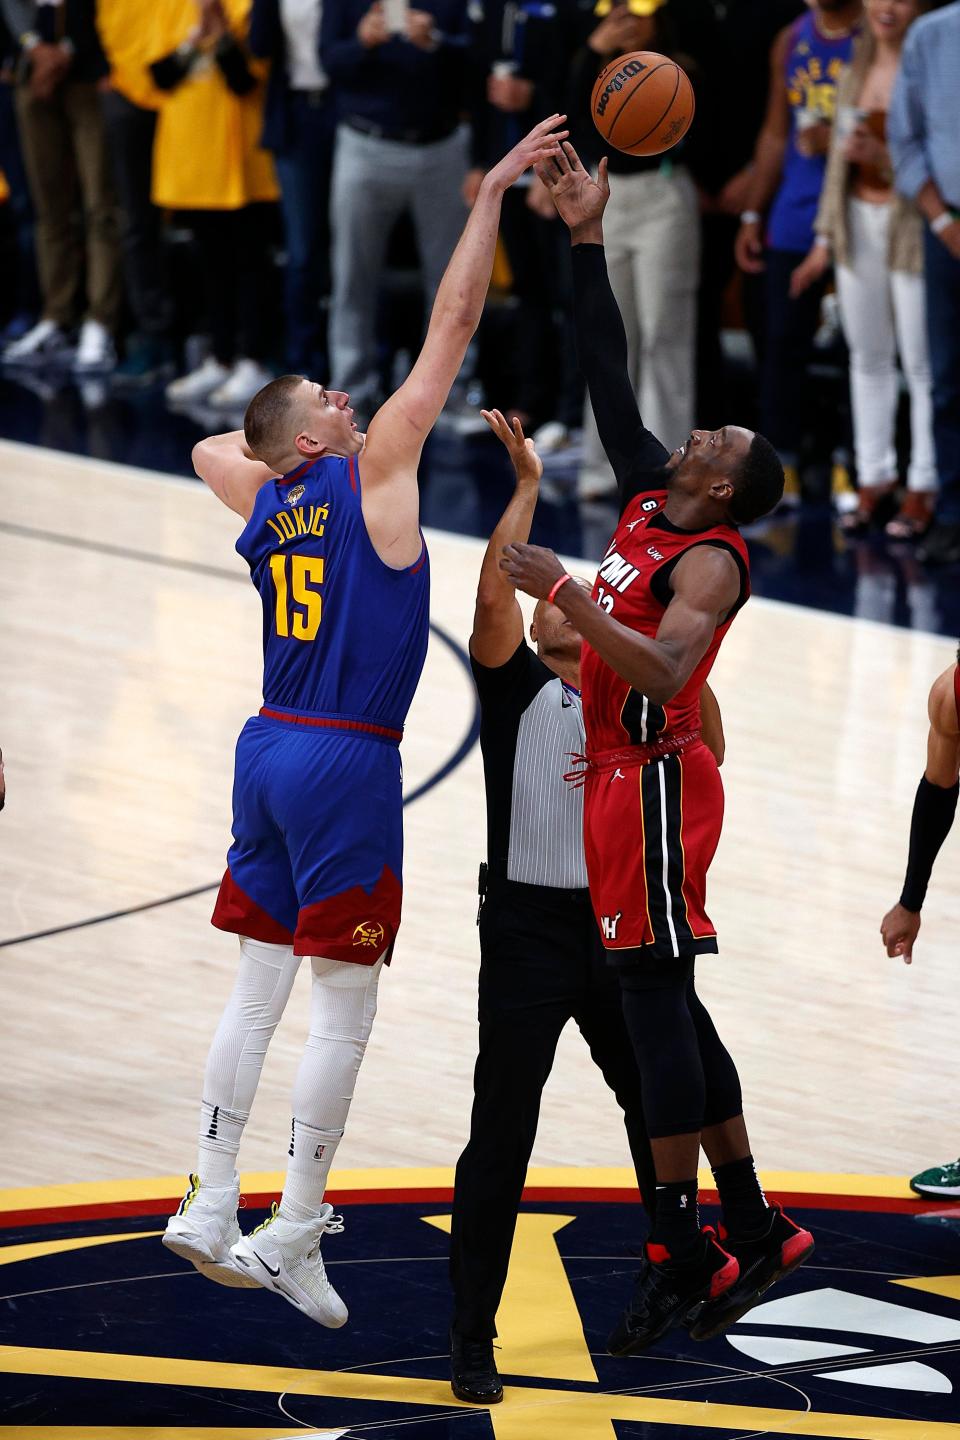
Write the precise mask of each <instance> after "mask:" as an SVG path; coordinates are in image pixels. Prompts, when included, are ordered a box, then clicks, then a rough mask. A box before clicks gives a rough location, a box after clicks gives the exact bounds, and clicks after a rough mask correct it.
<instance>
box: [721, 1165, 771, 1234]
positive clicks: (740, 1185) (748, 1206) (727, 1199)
mask: <svg viewBox="0 0 960 1440" xmlns="http://www.w3.org/2000/svg"><path fill="white" fill-rule="evenodd" d="M713 1178H714V1180H716V1182H717V1191H718V1193H719V1195H720V1204H721V1205H722V1207H723V1223H724V1225H725V1226H726V1228H727V1230H728V1231H729V1232H730V1234H731V1235H735V1236H737V1237H740V1236H742V1235H756V1234H759V1233H761V1232H762V1231H763V1230H764V1229H765V1228H766V1226H767V1225H768V1224H769V1221H770V1207H769V1206H768V1205H767V1200H766V1196H765V1195H764V1193H763V1191H762V1190H761V1189H760V1181H759V1180H758V1179H757V1169H756V1166H755V1165H754V1163H753V1156H752V1155H746V1156H744V1158H743V1159H742V1160H731V1161H729V1162H728V1163H727V1164H726V1165H718V1166H717V1167H716V1169H715V1170H714V1172H713Z"/></svg>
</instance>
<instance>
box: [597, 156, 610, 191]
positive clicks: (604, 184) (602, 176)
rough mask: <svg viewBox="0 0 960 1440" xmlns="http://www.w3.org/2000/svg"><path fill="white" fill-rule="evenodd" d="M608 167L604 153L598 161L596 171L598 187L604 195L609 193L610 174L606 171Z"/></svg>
mask: <svg viewBox="0 0 960 1440" xmlns="http://www.w3.org/2000/svg"><path fill="white" fill-rule="evenodd" d="M608 169H609V162H608V160H607V157H606V155H604V157H603V159H602V160H601V161H600V167H599V169H598V171H597V180H598V183H599V185H600V189H601V190H602V191H603V193H604V195H609V194H610V176H609V174H608V173H607V171H608Z"/></svg>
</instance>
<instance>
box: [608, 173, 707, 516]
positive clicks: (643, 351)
mask: <svg viewBox="0 0 960 1440" xmlns="http://www.w3.org/2000/svg"><path fill="white" fill-rule="evenodd" d="M603 240H604V247H605V249H606V255H607V273H608V274H609V276H610V285H611V288H612V290H613V293H614V295H615V296H616V300H617V304H618V305H619V306H620V313H621V315H622V316H623V323H624V327H625V329H626V332H627V358H628V364H629V367H630V378H631V382H632V384H633V387H634V390H635V392H636V395H637V399H638V401H639V403H640V413H641V415H642V416H643V422H644V424H645V425H646V426H647V427H648V429H650V430H652V431H653V433H654V434H655V435H656V436H657V438H658V439H660V440H662V441H663V443H664V445H666V447H667V449H668V450H672V449H673V448H674V447H675V446H677V445H681V444H682V443H683V441H684V440H686V438H687V436H688V435H689V434H690V431H691V429H692V428H693V424H694V414H693V403H694V401H693V397H694V361H695V351H696V338H697V286H698V285H699V282H700V215H699V211H698V208H697V194H696V190H695V188H694V184H693V181H692V180H691V179H690V176H689V175H688V174H687V172H686V171H685V170H682V169H678V170H673V171H667V170H664V171H660V170H650V171H643V172H642V173H641V174H639V175H614V176H613V177H612V178H611V181H610V199H609V201H608V202H607V208H606V211H605V212H604V217H603ZM583 438H584V464H583V479H584V480H585V481H587V483H588V485H590V484H596V486H597V488H602V487H603V486H604V484H605V483H606V482H608V481H609V477H610V476H611V473H612V472H611V470H610V467H609V465H608V463H607V460H606V457H605V456H604V453H603V447H602V445H601V444H600V437H599V435H598V433H597V426H596V422H595V420H594V418H593V411H592V410H591V408H590V402H589V400H588V401H587V407H586V412H585V415H584V437H583Z"/></svg>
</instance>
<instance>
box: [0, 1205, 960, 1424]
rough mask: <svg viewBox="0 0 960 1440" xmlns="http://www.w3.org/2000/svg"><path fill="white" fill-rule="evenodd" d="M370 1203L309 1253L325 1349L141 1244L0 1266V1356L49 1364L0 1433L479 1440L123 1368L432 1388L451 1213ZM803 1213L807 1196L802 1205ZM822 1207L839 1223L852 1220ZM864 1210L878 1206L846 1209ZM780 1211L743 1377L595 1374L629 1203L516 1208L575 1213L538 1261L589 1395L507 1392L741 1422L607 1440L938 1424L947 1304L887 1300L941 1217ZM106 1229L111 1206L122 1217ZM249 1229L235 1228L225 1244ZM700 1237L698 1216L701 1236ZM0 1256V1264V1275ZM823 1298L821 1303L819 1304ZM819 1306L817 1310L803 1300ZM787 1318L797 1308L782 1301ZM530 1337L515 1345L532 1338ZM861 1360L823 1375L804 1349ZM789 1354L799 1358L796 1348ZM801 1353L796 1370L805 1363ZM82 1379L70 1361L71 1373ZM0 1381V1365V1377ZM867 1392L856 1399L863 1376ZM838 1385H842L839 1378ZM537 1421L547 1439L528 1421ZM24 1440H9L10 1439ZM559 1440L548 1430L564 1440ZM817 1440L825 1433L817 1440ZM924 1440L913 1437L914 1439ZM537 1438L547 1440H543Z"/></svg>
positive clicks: (957, 1355)
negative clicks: (337, 1306) (129, 1430)
mask: <svg viewBox="0 0 960 1440" xmlns="http://www.w3.org/2000/svg"><path fill="white" fill-rule="evenodd" d="M408 1195H409V1192H404V1191H402V1190H401V1191H397V1192H396V1198H395V1199H393V1200H389V1198H388V1196H387V1195H386V1194H384V1193H383V1192H381V1193H380V1194H378V1195H377V1196H376V1197H375V1199H374V1201H373V1203H357V1204H347V1205H345V1206H343V1207H342V1208H343V1211H344V1214H345V1219H346V1228H345V1230H344V1233H343V1234H342V1235H340V1236H336V1237H328V1239H327V1241H326V1242H325V1244H324V1254H325V1256H326V1260H327V1265H328V1268H329V1273H330V1276H331V1278H332V1280H333V1281H334V1283H335V1284H336V1286H337V1288H338V1289H339V1290H340V1291H341V1293H342V1294H343V1296H344V1299H345V1300H346V1302H347V1304H348V1305H349V1308H350V1321H349V1323H348V1325H347V1326H346V1327H345V1328H344V1329H342V1330H339V1331H327V1330H323V1329H322V1328H320V1327H319V1326H317V1325H315V1324H313V1323H312V1322H310V1321H309V1320H307V1319H306V1318H305V1317H303V1316H301V1315H299V1314H298V1313H297V1312H296V1311H295V1310H294V1309H293V1308H292V1307H289V1306H288V1305H287V1304H286V1303H285V1302H284V1301H282V1300H280V1299H279V1298H277V1297H274V1296H272V1295H269V1294H267V1293H266V1292H265V1291H259V1290H258V1291H252V1290H228V1289H225V1288H222V1287H220V1286H217V1285H214V1284H211V1283H210V1282H209V1281H207V1280H205V1279H203V1278H202V1277H201V1276H199V1275H198V1274H197V1273H196V1272H195V1271H193V1270H192V1269H190V1268H189V1267H187V1266H185V1265H184V1264H183V1262H181V1261H179V1260H177V1259H176V1258H175V1257H173V1256H172V1255H169V1254H168V1253H167V1252H166V1251H165V1250H164V1249H163V1247H162V1246H161V1244H160V1241H159V1239H158V1238H156V1237H150V1238H144V1239H143V1240H133V1241H125V1242H122V1243H114V1244H105V1245H101V1246H95V1247H93V1248H89V1249H85V1250H77V1251H72V1252H67V1253H64V1254H60V1255H51V1256H45V1257H41V1258H35V1259H28V1260H22V1261H18V1262H15V1263H11V1264H8V1265H2V1264H0V1299H2V1302H3V1303H2V1306H0V1344H3V1345H7V1346H14V1347H37V1348H38V1349H42V1350H44V1351H51V1350H53V1351H58V1352H63V1354H62V1355H61V1356H59V1357H58V1368H60V1369H61V1370H62V1372H63V1373H62V1374H58V1375H56V1376H54V1377H52V1378H51V1377H49V1376H33V1375H30V1374H23V1375H19V1374H17V1375H11V1374H9V1373H0V1412H2V1414H3V1415H4V1419H5V1423H7V1424H16V1425H20V1426H36V1427H43V1426H46V1425H85V1426H87V1427H94V1428H96V1427H98V1426H107V1425H131V1426H133V1425H141V1426H144V1425H153V1426H156V1427H158V1431H157V1433H158V1434H162V1428H159V1427H164V1426H175V1425H192V1426H220V1427H237V1431H238V1433H239V1434H242V1430H243V1428H256V1427H258V1426H260V1427H264V1426H282V1425H283V1424H284V1423H285V1418H284V1417H288V1418H289V1419H290V1420H291V1425H290V1433H291V1434H292V1433H293V1432H294V1431H295V1430H296V1428H297V1423H299V1424H300V1425H310V1426H314V1427H320V1428H324V1427H326V1428H330V1429H334V1430H335V1429H339V1428H344V1427H350V1435H351V1437H354V1440H360V1437H367V1440H374V1437H378V1440H447V1437H449V1440H480V1437H483V1440H487V1437H490V1436H492V1434H493V1431H492V1430H491V1427H490V1421H489V1419H488V1418H487V1416H486V1415H485V1414H484V1413H483V1412H480V1413H476V1414H474V1413H472V1412H467V1411H463V1410H454V1409H453V1408H452V1407H451V1409H450V1410H448V1409H446V1407H445V1401H442V1402H441V1401H439V1400H438V1399H437V1397H438V1396H443V1395H444V1394H445V1392H443V1391H435V1392H434V1401H435V1403H431V1404H424V1403H422V1402H419V1403H418V1401H417V1400H416V1398H415V1397H413V1396H411V1398H410V1399H409V1400H406V1399H405V1398H403V1391H402V1390H401V1392H400V1394H399V1396H397V1395H392V1396H391V1399H390V1400H389V1401H384V1400H370V1399H357V1398H350V1397H348V1398H336V1399H334V1398H325V1397H324V1396H323V1395H308V1394H300V1393H297V1392H296V1390H295V1389H285V1388H284V1385H283V1384H281V1383H279V1382H272V1388H271V1383H267V1384H266V1388H264V1384H263V1383H261V1384H260V1387H259V1388H251V1389H250V1390H235V1389H225V1388H218V1386H217V1384H216V1378H215V1377H214V1378H212V1380H211V1383H210V1384H209V1385H205V1384H203V1383H202V1382H201V1383H198V1384H191V1383H170V1384H156V1383H135V1382H134V1381H133V1379H132V1378H131V1379H129V1380H128V1379H125V1378H124V1375H123V1367H128V1368H129V1371H130V1373H131V1375H132V1374H133V1372H134V1369H135V1366H136V1364H137V1363H138V1360H137V1357H169V1358H173V1359H181V1360H193V1361H201V1362H228V1363H232V1364H239V1365H251V1366H261V1367H281V1368H287V1367H290V1368H293V1369H298V1370H308V1371H309V1370H323V1371H341V1372H343V1371H349V1372H358V1371H359V1372H361V1373H363V1374H366V1373H370V1374H374V1375H377V1376H392V1377H401V1378H402V1377H407V1378H408V1379H410V1380H416V1379H426V1380H432V1381H434V1382H442V1381H445V1380H446V1378H447V1374H448V1371H447V1361H446V1350H447V1327H448V1322H449V1310H450V1296H449V1291H448V1285H447V1267H446V1247H447V1237H446V1235H444V1234H443V1233H441V1232H439V1231H438V1230H436V1229H435V1228H433V1227H432V1226H430V1225H427V1224H425V1223H424V1220H423V1217H424V1216H425V1215H429V1214H449V1204H437V1203H435V1202H431V1201H420V1202H417V1201H415V1200H411V1199H409V1198H406V1197H407V1196H408ZM812 1198H813V1199H814V1200H815V1201H816V1200H817V1197H812ZM838 1203H842V1204H853V1205H856V1204H857V1201H856V1200H853V1201H850V1200H844V1201H841V1202H838ZM863 1203H864V1204H865V1205H883V1204H886V1203H888V1202H883V1201H865V1202H863ZM830 1204H831V1202H830V1201H817V1203H815V1204H814V1205H812V1206H811V1207H810V1208H803V1207H799V1208H798V1207H793V1208H792V1213H793V1214H794V1215H795V1216H796V1217H797V1218H798V1219H801V1220H802V1221H803V1223H805V1224H806V1225H808V1226H809V1227H810V1228H811V1229H812V1230H813V1231H814V1233H815V1235H816V1239H817V1250H816V1253H815V1255H814V1257H813V1260H812V1262H811V1264H810V1265H809V1266H808V1267H805V1268H804V1269H802V1270H800V1271H798V1272H797V1273H796V1274H795V1275H793V1276H791V1277H790V1278H789V1279H788V1280H786V1281H784V1282H783V1283H782V1284H781V1285H780V1286H778V1287H776V1288H775V1289H774V1290H773V1291H771V1292H770V1293H769V1295H768V1296H767V1297H765V1300H764V1302H761V1303H762V1304H766V1303H768V1302H771V1301H777V1302H781V1304H782V1302H784V1301H786V1300H788V1299H789V1297H801V1296H806V1297H808V1298H807V1299H806V1300H805V1301H804V1302H803V1307H802V1308H803V1311H804V1313H803V1314H801V1312H800V1311H797V1312H796V1315H795V1317H794V1320H793V1322H792V1323H790V1322H789V1321H787V1322H785V1321H784V1320H782V1319H778V1318H777V1314H776V1307H774V1308H773V1309H771V1310H770V1311H769V1312H768V1313H765V1312H764V1310H763V1309H757V1310H754V1311H753V1312H751V1315H750V1317H749V1319H745V1320H744V1321H742V1322H741V1323H740V1324H739V1325H738V1326H737V1327H736V1328H735V1330H734V1331H733V1332H731V1335H732V1336H733V1338H734V1339H736V1340H738V1341H743V1343H745V1344H748V1345H750V1346H752V1347H753V1348H754V1349H756V1347H757V1346H758V1345H759V1346H760V1347H761V1348H762V1347H764V1346H767V1347H769V1346H771V1345H775V1344H776V1343H777V1342H782V1341H784V1340H787V1341H793V1342H794V1352H795V1353H794V1357H793V1358H790V1359H788V1360H780V1361H774V1362H767V1361H765V1360H763V1359H757V1358H751V1357H750V1356H749V1355H748V1354H745V1353H744V1352H743V1350H742V1349H738V1348H736V1346H735V1345H734V1344H732V1343H731V1341H730V1339H729V1338H727V1337H725V1336H721V1337H718V1338H716V1339H714V1340H711V1341H708V1342H706V1343H704V1344H699V1345H698V1344H696V1343H695V1342H693V1341H692V1340H690V1339H689V1337H688V1336H687V1335H686V1334H685V1332H682V1331H678V1332H674V1333H673V1334H671V1335H670V1336H668V1337H667V1338H666V1339H665V1340H664V1341H663V1342H661V1344H660V1345H659V1346H658V1347H657V1348H656V1349H655V1350H652V1351H649V1352H648V1353H647V1354H646V1355H644V1356H641V1357H634V1358H632V1359H628V1360H612V1359H610V1358H609V1357H607V1356H606V1355H605V1354H604V1351H603V1344H604V1338H605V1336H606V1334H607V1331H608V1330H609V1328H610V1326H611V1325H612V1323H613V1321H614V1319H615V1317H616V1315H617V1312H618V1310H619V1308H620V1307H621V1305H622V1303H623V1301H624V1300H625V1298H626V1296H627V1294H628V1293H629V1290H630V1284H631V1273H632V1271H633V1270H634V1268H635V1265H636V1261H635V1258H634V1253H635V1251H636V1249H637V1248H638V1247H639V1245H640V1243H641V1241H642V1233H641V1226H642V1224H643V1219H642V1211H641V1210H640V1207H639V1206H637V1205H631V1204H625V1203H619V1202H617V1203H609V1202H605V1201H596V1200H587V1199H584V1200H580V1199H578V1198H577V1195H576V1192H573V1193H571V1194H570V1195H569V1196H568V1197H567V1198H565V1199H563V1200H562V1201H558V1200H555V1199H552V1200H550V1201H532V1202H530V1203H527V1204H526V1205H525V1207H524V1208H525V1209H526V1210H528V1211H531V1212H536V1213H545V1212H559V1213H562V1214H564V1215H574V1216H575V1217H576V1218H575V1219H574V1220H573V1221H572V1223H570V1224H568V1225H566V1226H565V1227H564V1228H562V1229H561V1230H559V1231H558V1232H557V1235H556V1243H557V1245H558V1249H559V1252H560V1255H561V1256H562V1257H563V1263H564V1267H565V1270H566V1274H567V1277H568V1279H569V1283H570V1286H571V1289H572V1292H573V1296H574V1299H575V1302H576V1306H577V1309H578V1310H579V1314H580V1317H581V1320H582V1322H583V1327H584V1331H585V1335H586V1339H587V1342H588V1345H589V1349H590V1351H591V1354H592V1357H593V1361H594V1365H595V1367H596V1371H597V1376H598V1381H599V1383H598V1384H584V1383H573V1382H565V1381H561V1380H537V1379H536V1378H535V1377H516V1378H514V1379H512V1380H511V1379H509V1377H505V1378H508V1383H510V1384H513V1385H517V1386H525V1387H533V1388H534V1389H539V1390H541V1391H542V1390H544V1389H547V1390H550V1391H551V1392H553V1394H554V1395H555V1397H556V1399H557V1400H558V1401H562V1399H563V1396H564V1394H565V1393H569V1394H570V1396H571V1398H573V1397H575V1396H576V1395H580V1394H596V1393H598V1391H604V1392H608V1393H611V1392H615V1391H621V1392H624V1391H629V1392H630V1394H631V1395H633V1396H644V1395H646V1396H650V1397H654V1396H656V1397H658V1398H660V1399H664V1400H682V1399H686V1400H691V1401H696V1402H704V1401H709V1402H710V1403H711V1404H723V1405H732V1406H739V1407H743V1421H742V1424H739V1428H737V1429H732V1428H731V1429H730V1430H727V1429H722V1430H717V1429H713V1428H711V1429H707V1428H704V1427H701V1426H692V1427H691V1426H688V1425H683V1426H682V1427H680V1428H675V1427H673V1426H670V1427H667V1426H664V1425H662V1424H648V1423H646V1422H644V1421H638V1420H636V1419H630V1418H628V1419H626V1420H618V1421H617V1423H616V1435H617V1436H618V1437H619V1440H641V1437H644V1440H646V1437H661V1440H668V1437H672V1436H680V1435H682V1436H684V1437H686V1440H708V1437H714V1440H717V1437H721V1436H725V1437H729V1440H732V1437H733V1436H734V1435H738V1436H743V1435H745V1434H748V1433H751V1432H752V1431H754V1430H761V1431H762V1422H761V1423H760V1424H758V1425H756V1426H752V1425H751V1422H750V1413H749V1412H750V1409H751V1408H753V1407H764V1408H767V1407H769V1408H775V1409H778V1410H787V1411H790V1410H796V1411H798V1412H803V1411H806V1410H807V1409H812V1410H813V1411H814V1412H820V1413H825V1414H829V1415H835V1414H841V1415H858V1416H864V1417H878V1418H882V1419H884V1420H886V1421H889V1420H892V1419H894V1418H900V1419H902V1420H905V1421H913V1422H915V1423H917V1424H918V1427H919V1426H920V1425H921V1424H930V1423H931V1422H940V1423H943V1422H947V1421H956V1419H957V1415H958V1409H960V1406H958V1398H957V1397H958V1393H960V1302H958V1300H957V1298H952V1299H951V1298H944V1297H943V1296H937V1295H934V1294H928V1293H924V1292H921V1291H918V1290H915V1289H906V1288H904V1287H902V1286H899V1285H897V1284H895V1283H893V1282H894V1281H895V1280H897V1279H902V1278H915V1277H923V1276H944V1275H949V1274H955V1273H956V1272H957V1270H958V1269H960V1207H957V1208H955V1209H954V1210H950V1209H949V1208H947V1209H944V1210H943V1211H939V1212H938V1211H937V1210H935V1209H934V1210H932V1211H931V1210H929V1209H928V1211H927V1213H921V1207H919V1206H918V1207H916V1208H911V1207H909V1206H908V1205H904V1202H896V1201H894V1202H889V1204H891V1205H898V1204H899V1205H900V1206H901V1209H900V1210H899V1211H893V1212H891V1211H884V1210H878V1209H865V1210H860V1209H835V1208H821V1205H830ZM120 1208H121V1209H122V1207H120ZM167 1213H169V1211H168V1208H166V1207H165V1208H164V1209H163V1212H162V1213H161V1214H158V1215H155V1216H154V1215H138V1216H135V1217H133V1218H121V1217H119V1216H116V1217H107V1218H99V1219H89V1220H80V1221H76V1220H72V1221H60V1222H56V1221H55V1222H53V1223H47V1224H41V1225H38V1224H26V1225H19V1226H18V1228H16V1229H7V1230H4V1231H3V1232H2V1234H0V1243H2V1245H3V1246H7V1245H16V1244H23V1243H28V1242H37V1241H42V1240H53V1239H62V1238H67V1237H70V1236H79V1235H83V1236H96V1235H101V1234H102V1235H107V1234H117V1233H129V1232H131V1231H138V1232H139V1231H140V1230H156V1229H160V1228H162V1226H163V1224H164V1223H165V1220H166V1215H167ZM262 1213H263V1212H261V1211H258V1210H250V1211H245V1212H243V1216H242V1218H243V1220H244V1227H245V1228H246V1227H248V1226H250V1225H252V1224H253V1223H255V1222H257V1221H258V1220H259V1219H260V1218H261V1216H262ZM707 1218H709V1214H708V1216H707ZM2 1256H3V1251H2V1249H0V1260H2ZM828 1290H829V1291H830V1292H831V1294H830V1295H829V1296H826V1295H825V1294H824V1292H826V1291H828ZM818 1294H819V1295H820V1296H821V1297H822V1298H821V1299H819V1300H818V1299H817V1295H818ZM794 1303H796V1302H794ZM531 1339H534V1340H535V1337H534V1336H531ZM824 1345H826V1346H832V1347H835V1348H838V1347H841V1346H845V1347H849V1348H850V1349H851V1350H854V1349H855V1350H857V1351H860V1352H862V1353H859V1354H855V1355H854V1354H849V1353H847V1352H846V1351H839V1353H838V1354H837V1355H834V1356H828V1357H826V1358H824V1356H823V1354H822V1353H821V1352H822V1348H823V1346H824ZM798 1347H799V1348H798ZM811 1347H819V1348H816V1349H815V1351H814V1352H813V1358H810V1356H809V1355H808V1354H807V1352H808V1351H810V1350H811ZM78 1351H80V1352H91V1351H92V1352H95V1353H96V1354H101V1355H112V1356H115V1357H119V1364H120V1367H121V1370H120V1373H118V1375H117V1377H116V1378H110V1379H107V1380H99V1379H93V1378H78V1377H76V1376H71V1374H70V1370H71V1368H79V1369H80V1370H83V1365H80V1366H79V1367H77V1366H74V1367H71V1360H70V1356H71V1353H72V1352H78ZM84 1363H85V1364H86V1363H87V1362H84ZM2 1370H3V1362H2V1361H0V1372H2ZM871 1372H872V1380H875V1381H876V1382H877V1383H872V1380H871V1379H870V1378H867V1379H866V1380H865V1376H867V1377H869V1376H870V1375H871ZM851 1373H853V1375H854V1376H855V1377H857V1383H853V1382H852V1381H851V1379H849V1378H845V1377H847V1376H850V1375H851ZM545 1423H546V1422H545ZM29 1433H30V1432H29V1430H24V1431H23V1434H24V1435H29ZM563 1433H564V1434H565V1435H566V1434H567V1433H568V1432H567V1431H566V1430H565V1431H564V1432H563ZM815 1433H818V1434H826V1433H827V1431H825V1430H823V1429H821V1430H818V1431H816V1432H815ZM36 1434H37V1435H38V1437H39V1436H40V1435H41V1434H42V1429H38V1430H37V1431H36ZM921 1434H922V1430H921V1429H920V1428H918V1432H917V1440H920V1435H921ZM544 1440H549V1437H548V1434H547V1431H544Z"/></svg>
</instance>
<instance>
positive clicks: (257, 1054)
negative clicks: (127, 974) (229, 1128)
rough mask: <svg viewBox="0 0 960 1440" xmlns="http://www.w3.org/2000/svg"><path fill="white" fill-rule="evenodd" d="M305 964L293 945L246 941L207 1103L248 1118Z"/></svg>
mask: <svg viewBox="0 0 960 1440" xmlns="http://www.w3.org/2000/svg"><path fill="white" fill-rule="evenodd" d="M299 965H300V957H299V956H298V955H294V953H293V949H292V947H291V946H289V945H266V944H264V943H263V942H262V941H259V940H249V939H247V938H246V936H244V937H242V938H241V940H240V967H239V969H238V971H237V979H236V983H235V984H234V987H233V991H232V993H231V995H230V999H229V1000H228V1001H227V1005H226V1009H225V1010H224V1012H223V1015H222V1016H221V1019H220V1024H219V1025H218V1027H217V1032H216V1034H215V1036H214V1038H213V1044H212V1045H211V1047H210V1053H209V1055H208V1056H207V1068H206V1073H205V1075H204V1082H203V1098H204V1101H205V1102H207V1103H208V1104H210V1105H214V1106H220V1107H221V1108H222V1109H225V1110H229V1111H233V1112H234V1113H235V1114H236V1115H237V1116H238V1117H239V1116H242V1117H243V1119H246V1116H247V1115H248V1114H249V1112H250V1106H251V1104H252V1103H253V1097H254V1094H255V1093H256V1089H257V1084H258V1082H259V1079H260V1071H261V1070H262V1068H263V1061H264V1057H265V1055H266V1053H267V1047H268V1045H269V1044H270V1041H271V1039H272V1038H273V1033H274V1031H275V1030H276V1028H277V1025H278V1023H279V1021H280V1016H281V1015H282V1014H283V1010H284V1006H285V1005H286V1003H287V1000H288V998H289V996H290V990H291V987H292V985H293V982H294V979H295V977H296V973H297V970H298V968H299Z"/></svg>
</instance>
